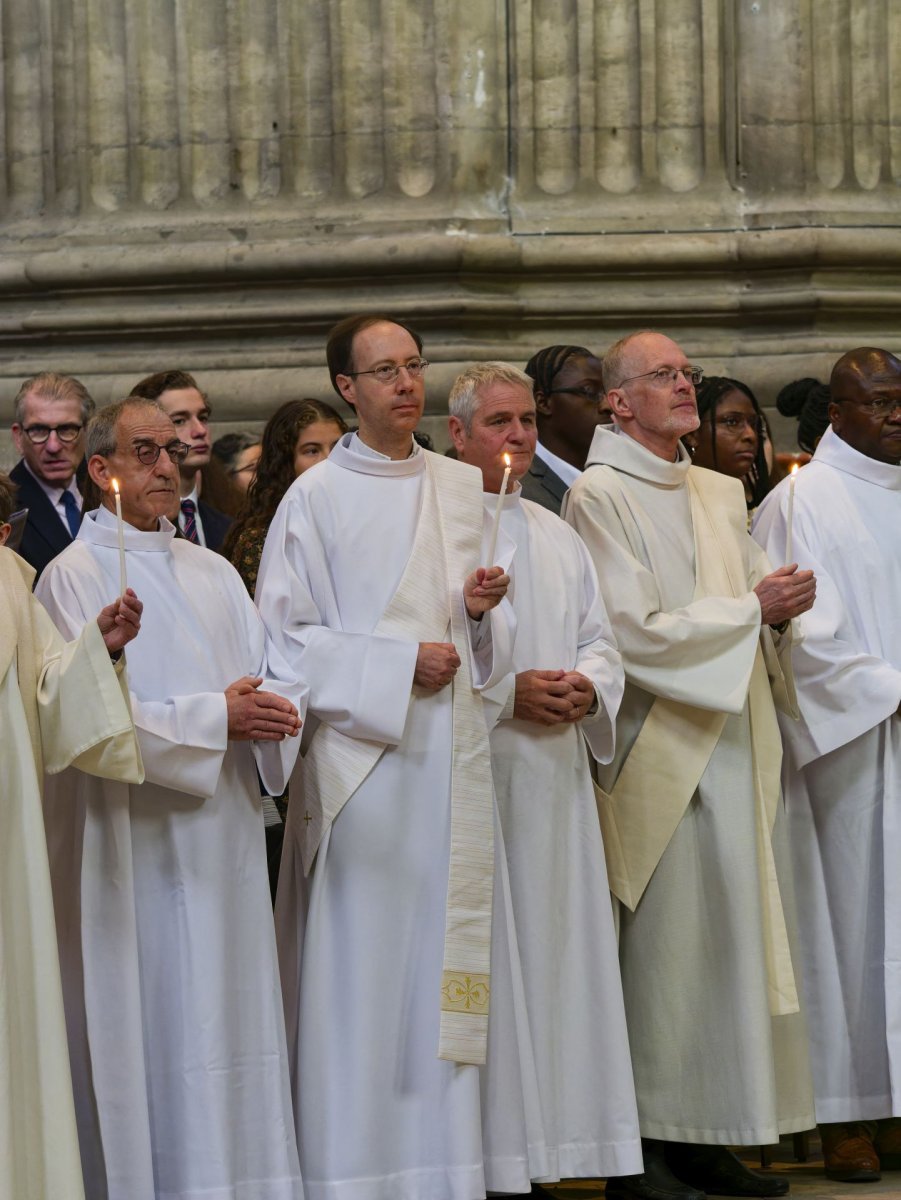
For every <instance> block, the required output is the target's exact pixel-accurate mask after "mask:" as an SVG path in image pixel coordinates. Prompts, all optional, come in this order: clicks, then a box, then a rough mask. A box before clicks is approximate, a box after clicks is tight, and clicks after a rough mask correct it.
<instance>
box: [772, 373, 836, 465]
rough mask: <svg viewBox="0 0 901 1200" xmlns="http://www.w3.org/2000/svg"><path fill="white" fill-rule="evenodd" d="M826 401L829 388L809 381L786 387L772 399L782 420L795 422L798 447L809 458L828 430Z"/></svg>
mask: <svg viewBox="0 0 901 1200" xmlns="http://www.w3.org/2000/svg"><path fill="white" fill-rule="evenodd" d="M829 399H830V396H829V385H828V384H825V383H820V381H819V379H812V378H806V379H796V380H794V382H792V383H787V384H786V385H785V387H784V388H783V389H782V391H781V392H780V393H779V395H778V396H777V397H776V408H778V410H779V412H781V413H782V415H783V417H794V418H795V420H796V421H797V422H798V445H799V446H800V447H801V449H802V450H803V451H804V453H805V454H813V452H814V451H815V450H816V448H817V446H818V445H819V441H820V438H821V437H822V436H823V434H824V433H825V432H826V430H827V429H828V428H829Z"/></svg>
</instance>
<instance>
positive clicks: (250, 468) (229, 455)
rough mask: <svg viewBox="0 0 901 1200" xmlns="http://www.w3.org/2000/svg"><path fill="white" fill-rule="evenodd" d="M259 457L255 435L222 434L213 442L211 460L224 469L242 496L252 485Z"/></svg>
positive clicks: (244, 433) (243, 433) (242, 432)
mask: <svg viewBox="0 0 901 1200" xmlns="http://www.w3.org/2000/svg"><path fill="white" fill-rule="evenodd" d="M259 457H260V436H259V434H257V433H246V432H244V431H243V430H242V431H240V432H237V433H224V434H223V435H222V437H221V438H217V439H216V441H215V442H213V458H215V459H217V460H218V461H219V462H220V463H221V464H222V466H223V467H224V468H225V472H226V474H227V475H228V477H229V479H230V480H231V481H232V483H233V484H234V485H235V487H236V488H237V489H238V491H239V492H241V493H242V495H246V494H247V489H248V488H249V487H250V485H251V484H252V483H253V477H254V475H255V474H256V469H257V459H258V458H259Z"/></svg>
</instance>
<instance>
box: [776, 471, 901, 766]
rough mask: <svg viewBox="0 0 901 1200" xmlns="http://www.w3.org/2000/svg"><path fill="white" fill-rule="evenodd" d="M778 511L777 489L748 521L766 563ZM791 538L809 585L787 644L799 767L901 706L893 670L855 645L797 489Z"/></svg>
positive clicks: (780, 536) (783, 500)
mask: <svg viewBox="0 0 901 1200" xmlns="http://www.w3.org/2000/svg"><path fill="white" fill-rule="evenodd" d="M782 493H785V494H782ZM786 505H787V492H786V490H785V489H782V490H781V492H776V493H772V494H771V496H770V497H769V498H768V499H767V500H766V501H765V502H764V504H763V505H762V506H761V508H760V509H759V510H758V514H757V518H756V520H755V522H754V531H753V532H754V537H755V539H756V540H757V541H758V542H760V544H761V545H762V546H763V547H764V548H765V549H766V550H767V551H768V553H770V554H771V555H772V556H773V557H774V558H778V556H779V555H781V554H783V552H784V547H785V540H786V519H785V512H784V511H783V509H784V507H785V506H786ZM792 538H793V542H794V546H795V551H796V553H795V554H794V558H795V559H797V560H798V561H800V562H802V563H803V565H804V567H805V569H807V568H809V569H812V570H813V572H814V574H815V575H816V580H817V598H816V601H815V603H814V606H813V608H812V609H811V610H810V611H809V612H806V613H803V614H802V615H801V616H800V617H799V618H797V620H796V622H795V625H796V626H797V630H798V632H797V636H796V637H795V639H794V644H793V646H792V668H793V671H794V679H795V686H796V687H797V691H798V701H799V707H800V710H801V720H800V722H799V723H798V726H797V727H796V728H794V729H793V730H792V743H793V747H794V754H793V757H794V761H795V763H796V765H797V766H799V767H803V766H806V765H807V763H809V762H812V761H813V760H814V759H815V758H819V757H820V756H821V755H824V754H829V753H830V752H831V751H832V750H837V749H838V748H839V747H840V746H846V745H848V743H850V742H853V741H854V740H855V739H856V738H859V737H860V736H861V735H862V734H864V733H867V732H868V731H869V730H871V729H875V728H876V726H878V725H881V724H882V722H883V721H885V720H887V719H888V718H889V717H891V716H892V715H893V714H894V713H896V712H897V711H898V708H899V705H901V671H898V670H897V669H896V668H895V667H893V666H892V665H891V663H889V662H886V661H885V659H883V658H879V657H878V656H877V655H875V654H872V653H870V652H869V651H868V650H866V649H865V648H864V647H863V646H862V645H861V643H860V639H859V637H858V636H857V633H856V631H855V629H854V626H853V622H852V621H851V619H850V617H849V615H848V611H847V608H846V606H845V604H844V603H843V601H842V597H841V595H840V594H839V591H838V588H837V587H836V584H835V581H834V579H833V577H832V575H831V574H830V571H829V568H828V565H827V564H826V563H825V562H823V561H822V559H821V557H820V552H819V547H818V545H817V540H816V521H815V520H812V519H810V518H809V517H808V514H807V513H806V512H805V509H804V500H803V496H802V494H801V490H800V489H798V494H797V495H796V497H795V511H794V518H793V521H792ZM864 586H865V584H864Z"/></svg>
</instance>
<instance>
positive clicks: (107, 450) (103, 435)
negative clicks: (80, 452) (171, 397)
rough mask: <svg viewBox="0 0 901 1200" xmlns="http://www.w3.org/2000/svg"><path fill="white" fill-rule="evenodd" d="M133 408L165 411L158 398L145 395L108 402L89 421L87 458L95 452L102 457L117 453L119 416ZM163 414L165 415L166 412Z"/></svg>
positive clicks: (86, 446)
mask: <svg viewBox="0 0 901 1200" xmlns="http://www.w3.org/2000/svg"><path fill="white" fill-rule="evenodd" d="M133 408H143V409H149V410H150V411H152V412H156V413H163V409H162V408H160V406H159V404H157V402H156V400H147V399H145V398H144V397H143V396H126V397H125V399H124V400H117V401H116V402H115V403H114V404H108V405H107V406H106V408H101V409H100V411H99V412H98V413H96V414H95V415H94V416H93V417H91V420H90V422H89V423H88V429H87V433H86V434H85V451H84V452H85V458H88V459H90V458H93V457H94V455H95V454H99V455H100V457H101V458H109V456H110V455H111V454H115V453H116V430H117V427H118V424H119V418H120V417H121V416H122V415H123V414H124V413H126V412H130V411H131V410H132V409H133ZM163 415H164V416H165V413H163Z"/></svg>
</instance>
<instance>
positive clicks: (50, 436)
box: [10, 371, 94, 575]
mask: <svg viewBox="0 0 901 1200" xmlns="http://www.w3.org/2000/svg"><path fill="white" fill-rule="evenodd" d="M93 411H94V401H93V400H92V399H91V397H90V395H89V394H88V390H87V388H86V387H85V386H84V384H83V383H81V382H80V381H79V380H77V379H73V378H72V377H71V376H70V375H59V374H57V373H56V372H55V371H44V372H42V373H41V374H40V375H35V376H34V377H33V378H31V379H26V380H25V382H24V383H23V384H22V386H21V387H20V388H19V392H18V395H17V396H16V399H15V403H14V408H13V426H12V435H13V441H14V442H15V445H16V449H17V450H18V452H19V454H21V456H22V458H21V460H20V462H18V463H17V464H16V466H15V467H13V469H12V471H11V472H10V478H11V479H12V480H13V482H14V483H15V484H16V486H17V487H18V492H19V505H20V507H21V508H27V509H28V520H27V521H26V524H25V531H24V533H23V536H22V542H21V545H20V546H19V554H20V555H21V556H22V557H23V558H24V559H25V560H26V561H27V562H29V563H30V564H31V565H32V567H34V569H35V571H36V572H37V574H38V575H40V573H41V571H43V569H44V567H46V565H47V563H48V562H50V560H51V559H52V558H55V557H56V556H57V554H59V553H60V552H61V551H63V550H65V548H66V546H68V545H69V543H70V542H71V541H72V539H73V538H74V537H75V535H76V533H77V532H78V527H79V525H80V524H81V501H82V498H81V492H80V490H79V487H78V482H77V480H76V477H75V472H76V471H77V469H78V467H79V466H80V465H81V462H82V459H83V458H84V427H85V425H86V424H87V421H88V418H89V417H90V415H91V413H92V412H93Z"/></svg>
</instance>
